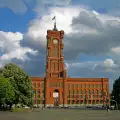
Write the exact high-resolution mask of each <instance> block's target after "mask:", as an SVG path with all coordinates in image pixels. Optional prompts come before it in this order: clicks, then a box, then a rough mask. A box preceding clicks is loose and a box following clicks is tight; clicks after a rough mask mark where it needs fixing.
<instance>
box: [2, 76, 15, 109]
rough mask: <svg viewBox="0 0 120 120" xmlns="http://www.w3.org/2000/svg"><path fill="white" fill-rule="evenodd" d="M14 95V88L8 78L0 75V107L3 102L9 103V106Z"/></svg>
mask: <svg viewBox="0 0 120 120" xmlns="http://www.w3.org/2000/svg"><path fill="white" fill-rule="evenodd" d="M14 97H15V93H14V88H13V86H12V84H11V82H10V80H9V79H8V78H4V77H2V76H0V108H1V106H2V105H5V104H7V105H9V106H10V108H11V106H12V104H13V101H14Z"/></svg>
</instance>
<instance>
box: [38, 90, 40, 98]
mask: <svg viewBox="0 0 120 120" xmlns="http://www.w3.org/2000/svg"><path fill="white" fill-rule="evenodd" d="M38 98H40V89H38Z"/></svg>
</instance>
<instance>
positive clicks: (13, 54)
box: [0, 31, 36, 66]
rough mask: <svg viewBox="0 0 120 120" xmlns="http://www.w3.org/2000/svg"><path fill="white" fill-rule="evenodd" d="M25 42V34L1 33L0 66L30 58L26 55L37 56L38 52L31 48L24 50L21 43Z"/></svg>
mask: <svg viewBox="0 0 120 120" xmlns="http://www.w3.org/2000/svg"><path fill="white" fill-rule="evenodd" d="M21 40H23V34H22V33H20V32H16V33H12V32H3V31H0V42H1V43H2V45H1V46H0V53H1V54H2V56H1V57H0V66H3V65H4V64H6V63H8V62H10V61H11V60H12V59H14V58H16V59H21V60H23V61H24V60H26V59H28V57H27V56H26V53H31V54H35V53H36V51H33V50H32V49H31V48H27V47H26V48H24V47H21V46H20V41H21Z"/></svg>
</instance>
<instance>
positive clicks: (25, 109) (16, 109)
mask: <svg viewBox="0 0 120 120" xmlns="http://www.w3.org/2000/svg"><path fill="white" fill-rule="evenodd" d="M10 111H11V112H29V111H30V109H29V108H12V109H11V110H10Z"/></svg>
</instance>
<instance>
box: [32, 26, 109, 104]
mask: <svg viewBox="0 0 120 120" xmlns="http://www.w3.org/2000/svg"><path fill="white" fill-rule="evenodd" d="M63 38H64V31H63V30H61V31H58V30H57V29H56V24H55V25H54V29H53V30H47V36H46V39H47V50H46V51H47V52H46V77H45V78H40V77H32V84H33V90H34V95H35V96H34V104H35V105H38V106H40V105H43V104H44V105H45V106H73V105H75V106H76V105H78V106H80V105H98V104H99V105H103V104H106V103H109V101H110V96H109V79H108V78H70V77H68V76H67V72H66V69H65V66H64V55H63V48H64V40H63ZM105 98H108V99H107V100H106V99H105Z"/></svg>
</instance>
